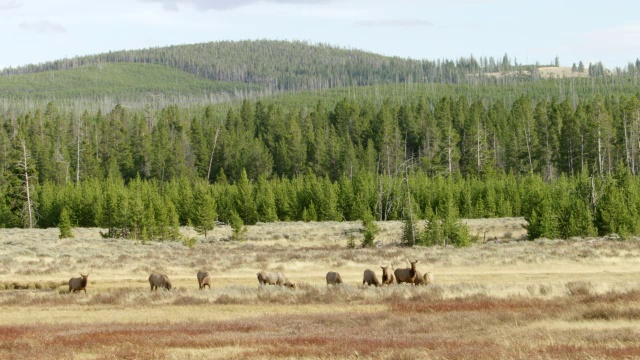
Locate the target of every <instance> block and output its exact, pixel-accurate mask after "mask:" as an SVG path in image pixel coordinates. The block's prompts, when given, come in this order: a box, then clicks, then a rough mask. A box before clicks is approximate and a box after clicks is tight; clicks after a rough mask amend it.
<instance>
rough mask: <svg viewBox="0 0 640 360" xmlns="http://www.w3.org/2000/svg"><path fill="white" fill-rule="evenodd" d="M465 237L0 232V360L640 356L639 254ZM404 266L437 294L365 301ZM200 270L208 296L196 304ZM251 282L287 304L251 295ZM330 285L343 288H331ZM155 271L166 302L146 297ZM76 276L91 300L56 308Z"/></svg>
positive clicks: (515, 227) (425, 291)
mask: <svg viewBox="0 0 640 360" xmlns="http://www.w3.org/2000/svg"><path fill="white" fill-rule="evenodd" d="M467 223H468V224H469V225H470V227H471V230H472V233H474V234H476V235H478V237H479V238H480V239H481V240H482V239H483V238H486V239H491V241H487V242H485V243H477V244H475V245H473V246H471V247H469V248H464V249H455V248H449V247H447V248H442V247H433V248H422V247H415V248H399V247H395V246H390V244H391V243H393V242H394V241H395V239H397V236H398V234H399V231H400V228H401V224H400V223H395V222H388V223H383V224H380V225H381V228H382V229H383V231H382V233H381V234H380V235H379V236H378V240H380V241H381V246H380V247H378V248H376V249H348V248H347V246H346V241H347V238H348V236H349V234H353V235H354V236H355V237H356V238H357V239H358V238H359V237H360V236H361V235H360V234H359V233H358V228H359V224H358V223H275V224H259V225H256V226H252V227H250V228H249V231H248V233H247V238H248V240H247V241H246V242H243V243H232V242H227V241H222V239H226V238H227V237H228V236H229V234H230V230H229V228H227V227H225V226H221V227H218V228H216V230H214V231H213V233H212V234H209V237H208V238H207V239H203V238H202V237H200V238H199V239H198V243H197V244H196V246H195V247H194V248H191V249H190V248H188V247H185V246H184V245H182V244H180V243H150V244H144V245H143V244H136V243H135V242H134V241H131V240H114V239H102V238H101V237H100V235H99V230H100V229H74V233H75V236H76V237H75V238H73V239H58V238H57V235H58V230H57V229H48V230H21V229H0V314H2V316H0V358H2V359H24V358H43V359H57V358H75V359H114V358H115V359H120V358H123V359H131V358H144V359H209V358H220V359H228V358H259V359H268V358H283V357H284V358H287V357H288V358H301V357H303V358H354V359H355V358H392V359H397V358H400V359H403V358H406V359H415V358H427V359H428V358H433V359H478V358H514V359H548V358H560V359H574V358H575V359H585V358H598V359H607V358H612V359H613V358H638V357H640V330H639V329H638V328H639V327H638V326H637V324H638V321H640V241H638V240H629V241H624V242H622V241H613V240H608V239H602V238H594V239H580V240H578V239H576V240H571V241H564V240H540V241H535V242H528V241H517V239H521V238H522V236H523V235H524V231H523V229H522V228H521V224H522V220H521V219H492V220H468V221H467ZM182 231H183V232H184V233H185V234H187V235H190V236H195V233H194V232H193V231H192V230H190V229H187V228H185V229H182ZM406 259H417V260H419V262H418V270H420V271H422V272H426V271H429V272H432V273H433V274H434V277H435V282H434V284H432V285H429V286H427V287H413V286H408V285H400V286H398V285H393V286H389V287H380V288H374V287H371V288H362V287H361V286H360V284H361V279H362V272H363V271H364V269H367V268H369V269H372V270H374V271H376V273H377V274H378V276H380V274H381V271H380V268H379V266H380V265H384V266H386V265H389V264H391V265H394V266H395V267H396V268H398V267H404V266H406ZM200 269H205V270H209V271H210V272H211V273H212V277H213V283H212V288H211V290H208V289H207V290H204V291H199V290H198V286H197V281H196V276H195V274H196V272H197V271H198V270H200ZM261 269H265V270H273V271H282V272H284V273H285V274H286V275H287V276H288V277H289V279H290V280H291V281H293V282H295V283H297V289H295V290H288V289H280V288H277V287H266V288H263V289H259V288H258V282H257V279H256V272H258V271H259V270H261ZM329 270H333V271H338V272H340V274H341V275H342V278H343V279H344V280H345V284H344V285H343V286H341V287H339V288H329V289H327V288H326V286H325V280H324V275H325V274H326V272H327V271H329ZM152 272H161V273H165V274H167V275H168V276H169V277H170V278H171V279H172V282H173V284H174V290H173V291H158V292H154V293H150V292H149V284H148V281H147V277H148V276H149V274H150V273H152ZM78 273H89V285H88V287H87V292H88V293H87V294H86V295H85V294H84V293H79V294H73V295H68V294H66V291H67V286H66V283H67V281H68V279H69V278H70V277H72V276H78Z"/></svg>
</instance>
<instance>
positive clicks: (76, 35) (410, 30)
mask: <svg viewBox="0 0 640 360" xmlns="http://www.w3.org/2000/svg"><path fill="white" fill-rule="evenodd" d="M0 18H1V19H2V21H1V22H0V33H1V34H3V37H4V38H5V41H2V43H3V51H2V53H1V55H0V69H2V68H5V67H9V66H11V67H18V66H22V65H26V64H32V63H33V64H37V63H43V62H47V61H54V60H58V59H62V58H73V57H76V56H83V55H92V54H98V53H103V52H108V51H118V50H135V49H143V48H149V47H161V46H169V45H180V44H192V43H201V42H210V41H222V40H255V39H278V40H301V41H309V42H311V43H326V44H330V45H335V46H340V47H347V48H354V49H361V50H365V51H371V52H374V53H378V54H382V55H389V56H399V57H403V58H412V59H428V60H436V59H459V58H460V57H468V56H470V55H474V56H475V57H476V58H478V57H481V56H483V57H484V56H487V57H489V56H493V57H495V58H496V59H501V58H502V56H503V55H504V54H505V53H507V54H508V55H509V57H510V58H511V59H514V58H515V59H517V61H518V63H527V64H533V63H536V62H539V63H541V64H548V63H552V62H553V61H554V59H555V57H556V55H557V56H558V57H559V59H560V65H562V66H571V65H572V64H573V63H578V62H579V61H583V62H584V63H585V65H588V64H589V63H590V62H597V61H602V62H603V64H604V65H605V67H607V68H615V67H626V66H627V64H628V63H629V62H635V61H636V59H638V58H640V2H637V1H622V0H610V1H607V2H605V3H602V2H598V3H596V2H595V1H573V0H569V1H551V0H539V1H536V2H531V1H528V2H526V3H523V2H520V1H510V0H448V1H442V0H440V1H436V0H422V1H419V0H396V1H393V2H391V1H388V0H297V1H296V0H109V1H94V0H56V1H45V0H0Z"/></svg>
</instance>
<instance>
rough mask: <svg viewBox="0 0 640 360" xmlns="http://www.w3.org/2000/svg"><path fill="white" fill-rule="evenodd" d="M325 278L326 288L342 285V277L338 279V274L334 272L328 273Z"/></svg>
mask: <svg viewBox="0 0 640 360" xmlns="http://www.w3.org/2000/svg"><path fill="white" fill-rule="evenodd" d="M326 278H327V286H329V285H338V284H342V277H340V274H339V273H337V272H335V271H329V272H328V273H327V276H326Z"/></svg>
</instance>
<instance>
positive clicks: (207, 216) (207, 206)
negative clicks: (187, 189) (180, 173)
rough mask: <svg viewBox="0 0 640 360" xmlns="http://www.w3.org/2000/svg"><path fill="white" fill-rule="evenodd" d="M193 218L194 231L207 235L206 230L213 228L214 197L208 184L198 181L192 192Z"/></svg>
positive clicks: (214, 213) (214, 217)
mask: <svg viewBox="0 0 640 360" xmlns="http://www.w3.org/2000/svg"><path fill="white" fill-rule="evenodd" d="M192 214H193V218H192V219H191V221H192V223H193V225H194V227H195V229H196V231H197V232H198V233H199V234H204V237H205V238H206V237H207V231H209V230H213V227H214V224H215V220H216V218H217V214H216V206H215V202H214V198H213V196H212V195H211V193H210V191H209V185H208V184H206V183H198V184H196V186H195V190H194V194H193V210H192Z"/></svg>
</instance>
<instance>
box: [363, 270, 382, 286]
mask: <svg viewBox="0 0 640 360" xmlns="http://www.w3.org/2000/svg"><path fill="white" fill-rule="evenodd" d="M364 284H367V285H369V286H371V285H375V286H376V287H378V286H380V280H378V277H377V276H376V273H374V272H373V271H372V270H369V269H367V270H365V271H364V274H363V277H362V285H364Z"/></svg>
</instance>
